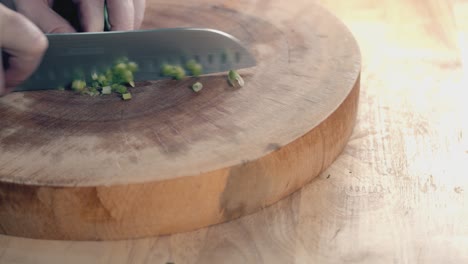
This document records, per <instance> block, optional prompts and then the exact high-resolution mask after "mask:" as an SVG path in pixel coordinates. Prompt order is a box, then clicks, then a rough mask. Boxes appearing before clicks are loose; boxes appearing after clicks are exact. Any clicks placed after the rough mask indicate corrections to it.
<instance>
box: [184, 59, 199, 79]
mask: <svg viewBox="0 0 468 264" xmlns="http://www.w3.org/2000/svg"><path fill="white" fill-rule="evenodd" d="M185 67H186V68H187V69H188V70H189V71H190V72H191V74H192V75H193V76H195V77H198V76H200V75H201V74H202V73H203V66H202V65H201V64H200V63H198V62H196V61H195V60H189V61H188V62H187V63H186V65H185Z"/></svg>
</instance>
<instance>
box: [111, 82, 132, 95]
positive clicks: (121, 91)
mask: <svg viewBox="0 0 468 264" xmlns="http://www.w3.org/2000/svg"><path fill="white" fill-rule="evenodd" d="M111 88H112V91H113V92H116V93H119V94H124V93H127V92H128V90H127V87H125V86H124V85H121V84H113V85H111Z"/></svg>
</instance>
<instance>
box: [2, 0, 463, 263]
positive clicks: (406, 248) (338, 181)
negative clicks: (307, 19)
mask: <svg viewBox="0 0 468 264" xmlns="http://www.w3.org/2000/svg"><path fill="white" fill-rule="evenodd" d="M307 2H308V1H288V3H290V5H291V6H292V7H289V8H293V7H298V8H301V7H302V6H303V5H306V4H307ZM320 2H321V3H322V4H323V5H324V6H326V7H327V8H329V9H330V10H331V11H333V12H334V13H335V14H336V15H337V16H338V17H340V18H341V19H342V20H343V21H344V22H345V23H346V25H348V26H349V27H350V28H351V30H352V32H353V33H354V35H355V36H356V38H357V39H358V42H359V45H360V47H361V51H362V56H363V72H362V77H361V81H362V86H361V96H360V104H359V107H360V108H359V113H358V123H357V127H356V129H355V131H354V133H353V135H352V137H351V142H350V144H349V145H348V146H347V147H346V149H345V152H344V153H343V154H342V155H341V156H340V157H339V158H338V160H337V161H336V162H335V163H334V164H333V165H332V166H331V167H330V168H329V169H328V170H326V171H325V172H323V173H322V174H321V175H320V177H318V178H316V179H315V180H314V181H313V182H312V183H311V184H309V185H306V186H305V187H304V188H303V189H301V190H300V191H298V192H296V193H294V194H293V195H292V196H290V197H288V198H286V199H284V200H282V201H280V202H279V203H277V204H275V205H273V206H271V207H268V208H265V209H264V210H262V211H261V212H258V213H256V214H253V215H251V216H247V217H244V218H241V219H238V220H235V221H232V222H229V223H226V224H221V225H217V226H214V227H210V228H205V229H201V230H198V231H196V232H189V233H184V234H177V235H172V236H164V237H159V238H151V239H140V240H131V241H119V242H80V243H78V242H55V241H41V240H29V239H18V238H14V237H9V236H2V237H0V248H1V249H2V250H1V251H0V252H1V253H0V260H1V261H0V262H2V263H20V264H26V263H28V264H29V263H31V264H32V263H63V262H65V261H67V263H80V264H81V263H113V264H114V263H116V264H121V263H122V264H123V263H166V262H174V263H255V264H257V263H457V264H458V263H467V262H468V255H467V251H466V249H467V248H468V226H467V221H466V219H468V208H467V204H468V196H467V190H468V180H467V178H466V175H467V174H468V165H467V162H466V161H467V158H468V144H467V143H468V142H467V139H466V135H467V133H468V130H467V122H466V117H465V113H467V112H468V111H467V110H468V109H467V107H466V93H465V92H464V91H465V90H466V84H467V82H466V80H467V79H466V77H467V76H468V75H467V74H466V73H467V69H468V68H467V67H466V65H467V64H463V63H462V61H466V60H462V54H467V53H466V49H467V47H468V46H467V45H463V43H466V42H461V40H463V39H462V38H460V36H463V34H464V35H465V36H466V33H467V31H466V29H467V27H468V24H467V22H466V20H465V18H466V16H465V15H464V14H466V12H465V13H463V12H462V9H460V8H461V7H462V6H466V5H465V4H466V1H434V0H431V1H419V0H407V1H404V0H397V1H390V0H384V1H379V2H376V1H370V0H356V1H340V0H322V1H320ZM222 3H223V4H224V5H226V6H229V7H232V8H235V7H236V6H239V5H242V4H245V3H249V7H248V8H245V9H246V12H251V11H252V12H255V11H256V12H260V11H259V10H262V9H264V8H268V4H269V3H270V2H269V1H237V0H236V1H234V0H232V1H222ZM452 3H453V4H454V5H452ZM441 6H445V8H440V7H441ZM287 9H288V7H285V10H287ZM427 10H432V11H431V12H427ZM285 12H286V11H285ZM280 13H281V12H278V14H280ZM303 15H306V14H303ZM450 21H452V22H450ZM432 28H433V29H434V31H433V30H432ZM436 32H452V33H444V34H439V33H436Z"/></svg>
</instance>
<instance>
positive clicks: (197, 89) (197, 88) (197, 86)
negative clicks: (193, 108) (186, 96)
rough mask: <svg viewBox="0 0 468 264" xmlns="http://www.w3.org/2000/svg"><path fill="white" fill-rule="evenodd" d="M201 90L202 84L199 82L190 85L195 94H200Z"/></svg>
mask: <svg viewBox="0 0 468 264" xmlns="http://www.w3.org/2000/svg"><path fill="white" fill-rule="evenodd" d="M201 89H203V84H202V83H201V82H196V83H194V84H193V85H192V90H193V91H194V92H196V93H198V92H200V91H201Z"/></svg>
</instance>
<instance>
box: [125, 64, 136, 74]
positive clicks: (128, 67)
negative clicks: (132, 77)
mask: <svg viewBox="0 0 468 264" xmlns="http://www.w3.org/2000/svg"><path fill="white" fill-rule="evenodd" d="M127 69H128V70H130V71H131V72H132V73H135V72H136V71H138V64H136V63H135V62H129V63H128V64H127Z"/></svg>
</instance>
